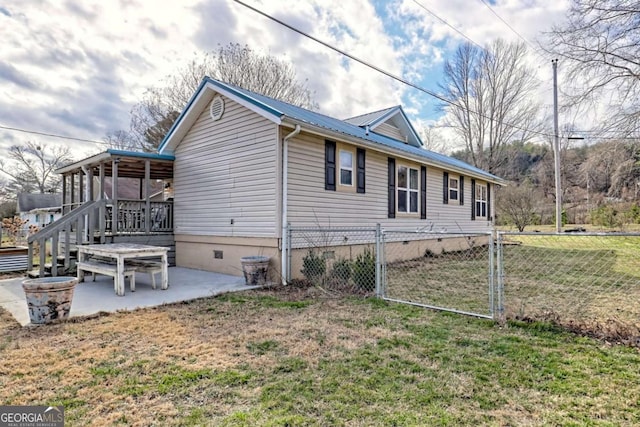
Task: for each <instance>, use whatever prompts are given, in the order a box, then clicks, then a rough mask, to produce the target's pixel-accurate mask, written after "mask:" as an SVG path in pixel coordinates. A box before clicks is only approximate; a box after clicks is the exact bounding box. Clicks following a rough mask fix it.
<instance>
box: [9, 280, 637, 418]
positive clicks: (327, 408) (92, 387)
mask: <svg viewBox="0 0 640 427" xmlns="http://www.w3.org/2000/svg"><path fill="white" fill-rule="evenodd" d="M290 298H291V295H284V296H283V297H282V302H283V303H284V302H289V299H290ZM240 300H242V301H240ZM274 300H279V296H278V294H273V295H264V294H261V293H255V292H254V293H246V294H244V295H241V296H240V297H238V298H235V297H234V298H231V299H229V298H226V299H224V300H220V299H219V298H211V299H207V300H200V301H197V302H192V303H189V304H176V305H173V306H165V307H161V308H158V309H154V310H141V311H136V312H131V313H123V314H116V315H113V316H107V317H103V318H98V319H92V320H88V321H86V322H82V323H66V324H60V325H54V326H52V327H51V328H48V329H47V330H46V334H45V333H44V332H43V331H44V330H43V329H42V328H37V329H35V328H34V329H33V330H28V331H25V330H24V329H22V328H17V327H16V328H15V329H11V328H8V329H5V331H4V332H5V334H8V335H10V336H11V339H12V345H11V346H7V347H6V348H2V349H0V358H2V360H3V368H2V369H3V370H0V385H1V386H2V387H0V403H3V404H29V403H30V402H31V403H33V402H47V403H49V402H50V403H52V404H53V403H55V404H63V405H64V406H65V413H66V416H67V419H68V420H69V423H70V424H72V425H88V424H91V423H92V422H93V421H94V420H95V419H97V417H103V416H111V418H108V420H107V421H105V423H106V424H108V425H118V424H121V425H127V424H128V425H166V426H178V425H186V426H196V425H219V426H258V427H261V426H284V425H289V426H302V425H304V426H327V425H330V426H352V425H376V426H377V425H385V426H386V425H398V426H404V425H407V426H423V425H445V426H446V425H448V426H458V425H474V426H475V425H478V426H495V425H596V426H598V425H602V426H608V425H633V424H634V423H635V422H636V421H637V420H638V419H640V370H638V369H637V367H638V366H640V353H639V352H638V350H637V349H633V348H629V347H623V346H610V345H606V344H604V343H603V342H601V341H597V340H592V339H589V338H585V337H578V336H575V335H572V334H570V333H568V332H565V331H563V330H561V329H558V328H557V327H555V326H553V325H551V324H549V323H543V322H523V321H510V322H508V323H506V324H505V325H503V326H499V325H496V324H495V323H493V322H490V321H486V320H478V319H475V318H470V317H465V316H460V315H455V314H448V313H439V312H433V311H430V310H425V309H421V308H418V307H412V306H406V305H401V304H393V303H387V302H381V301H378V300H369V299H363V298H345V299H327V300H322V299H317V298H315V297H314V298H309V299H304V300H303V301H304V302H305V305H304V308H302V309H292V307H291V306H289V305H288V304H278V303H276V302H275V301H274ZM213 306H214V307H215V309H216V312H215V315H213V314H212V312H211V311H210V310H209V309H210V308H211V307H213ZM132 322H133V323H135V324H136V326H139V327H136V328H132V327H131V325H132ZM238 325H243V329H239V328H238ZM80 331H82V333H79V332H80ZM113 331H115V332H113ZM107 332H108V333H107ZM43 336H46V337H47V339H46V340H43ZM54 338H55V339H54ZM61 348H73V349H77V351H68V352H67V353H65V356H64V357H60V354H61V353H60V351H59V350H60V349H61ZM57 364H59V366H58V365H57ZM12 371H15V372H14V373H12ZM60 372H63V375H59V373H60ZM16 373H20V374H21V375H20V376H17V375H16ZM72 373H73V374H72ZM66 374H68V375H66Z"/></svg>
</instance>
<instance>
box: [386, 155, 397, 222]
mask: <svg viewBox="0 0 640 427" xmlns="http://www.w3.org/2000/svg"><path fill="white" fill-rule="evenodd" d="M387 177H388V182H389V193H388V197H387V200H388V202H387V204H388V209H389V214H388V217H389V218H395V217H396V159H394V158H392V157H389V160H388V163H387Z"/></svg>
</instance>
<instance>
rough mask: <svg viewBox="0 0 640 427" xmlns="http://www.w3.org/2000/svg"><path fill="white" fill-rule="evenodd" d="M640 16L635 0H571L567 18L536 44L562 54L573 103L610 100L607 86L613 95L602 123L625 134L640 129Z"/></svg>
mask: <svg viewBox="0 0 640 427" xmlns="http://www.w3.org/2000/svg"><path fill="white" fill-rule="evenodd" d="M639 21H640V3H639V2H637V1H630V0H572V1H571V8H570V9H569V12H568V14H567V20H566V22H564V23H563V24H562V25H557V26H555V27H553V29H552V31H550V32H548V33H546V39H545V42H542V43H541V44H540V46H541V47H542V48H543V49H544V50H546V51H547V52H549V53H550V54H552V55H554V56H556V57H560V58H564V59H565V61H562V62H564V63H566V64H567V65H566V67H567V73H568V77H569V78H568V80H569V81H570V82H571V84H570V85H569V93H568V94H567V95H568V96H569V97H570V101H571V102H572V103H573V104H580V103H584V102H585V101H595V100H597V101H598V102H602V101H605V100H606V99H611V96H610V92H611V91H613V92H614V93H615V94H616V96H614V97H613V99H612V101H611V104H612V105H610V108H609V111H611V114H610V117H609V118H608V120H606V121H605V122H606V125H605V126H606V127H608V128H609V129H615V130H616V131H618V132H620V131H622V132H624V134H625V135H627V136H628V135H629V134H637V133H638V132H639V131H640V37H639V33H638V25H639V24H638V23H639ZM601 95H609V96H601ZM611 107H613V108H611Z"/></svg>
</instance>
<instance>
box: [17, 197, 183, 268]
mask: <svg viewBox="0 0 640 427" xmlns="http://www.w3.org/2000/svg"><path fill="white" fill-rule="evenodd" d="M114 218H117V220H115V219H114ZM172 231H173V202H146V201H141V200H119V201H118V203H117V206H116V207H115V209H114V205H113V204H112V202H111V200H106V199H103V200H97V201H91V202H85V203H83V204H82V205H80V206H78V207H76V208H75V209H73V210H71V211H69V212H68V213H67V214H66V215H64V216H63V217H62V218H60V219H58V220H57V221H54V222H52V223H51V224H49V225H47V226H46V227H45V228H43V229H42V230H40V231H38V232H37V233H35V234H33V235H32V236H29V238H28V239H27V245H28V249H29V256H28V258H29V262H28V268H29V270H32V269H33V264H34V262H33V256H34V253H35V247H36V244H37V245H38V247H39V248H40V253H39V275H40V276H41V277H42V276H43V275H44V268H45V262H46V260H47V249H49V250H50V252H51V260H52V262H51V263H52V269H51V274H52V275H53V276H55V275H57V267H56V263H57V260H58V255H59V254H60V252H62V254H64V257H65V258H64V266H65V268H69V266H70V254H69V249H71V246H72V245H83V244H91V243H98V242H99V243H105V242H106V238H107V236H114V235H124V234H133V233H149V234H151V233H170V232H172ZM61 245H62V246H63V247H64V249H62V250H60V246H61Z"/></svg>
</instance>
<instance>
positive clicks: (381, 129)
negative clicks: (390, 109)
mask: <svg viewBox="0 0 640 427" xmlns="http://www.w3.org/2000/svg"><path fill="white" fill-rule="evenodd" d="M374 132H375V133H379V134H380V135H384V136H388V137H390V138H394V139H397V140H398V141H406V136H405V135H404V134H403V133H402V132H401V131H400V129H398V128H397V127H395V126H393V125H390V124H389V123H382V124H381V125H378V126H376V128H375V130H374Z"/></svg>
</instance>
